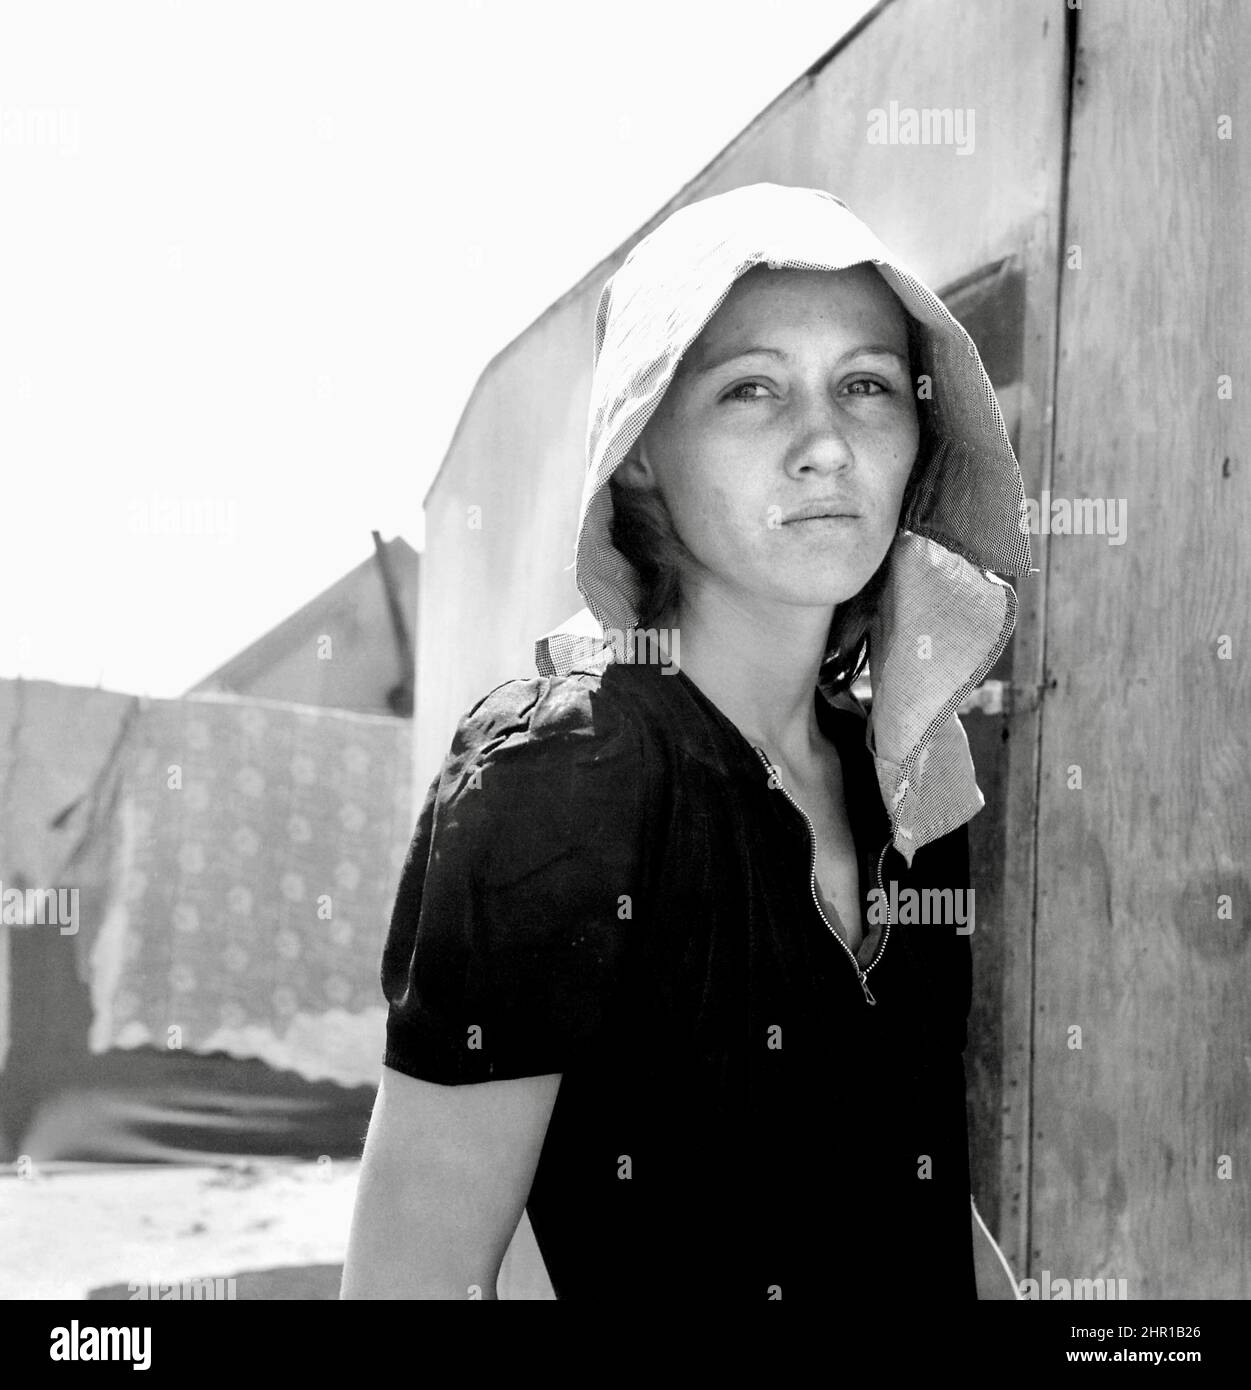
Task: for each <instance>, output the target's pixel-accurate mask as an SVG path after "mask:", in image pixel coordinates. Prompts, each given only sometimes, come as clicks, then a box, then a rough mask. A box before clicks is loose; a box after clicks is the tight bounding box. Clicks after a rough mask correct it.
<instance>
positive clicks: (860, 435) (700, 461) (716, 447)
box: [618, 265, 919, 607]
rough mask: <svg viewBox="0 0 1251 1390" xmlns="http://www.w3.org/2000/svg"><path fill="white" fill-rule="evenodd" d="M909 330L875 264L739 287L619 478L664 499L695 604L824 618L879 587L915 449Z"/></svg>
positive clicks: (754, 273) (755, 276)
mask: <svg viewBox="0 0 1251 1390" xmlns="http://www.w3.org/2000/svg"><path fill="white" fill-rule="evenodd" d="M905 324H906V319H905V316H904V311H903V306H902V305H901V304H900V302H899V301H898V299H896V297H895V295H894V294H893V293H892V292H891V290H890V288H889V287H888V286H887V284H886V282H885V281H884V280H883V279H882V277H881V276H880V275H878V273H877V272H876V271H875V270H874V269H873V268H872V267H871V266H868V265H860V266H853V267H851V268H850V269H847V270H840V271H809V270H767V269H759V268H753V269H752V270H751V271H749V272H748V273H747V274H746V275H744V276H741V277H740V278H739V279H738V280H737V281H736V282H735V283H734V285H733V287H732V288H731V290H730V293H729V295H728V296H727V298H726V299H725V301H724V302H723V303H722V305H721V307H720V308H719V309H718V310H717V312H716V314H715V315H714V316H713V318H712V319H711V320H710V321H709V323H708V324H707V325H706V326H705V328H704V331H703V332H702V333H701V334H700V336H699V337H698V338H697V339H696V340H695V342H694V343H692V344H691V346H690V348H689V349H688V350H687V352H686V354H685V355H684V356H683V359H682V361H681V363H680V364H679V366H678V369H677V372H676V373H675V375H674V378H673V380H672V382H671V383H670V385H669V389H668V391H667V392H666V393H665V396H664V399H663V400H662V401H661V403H660V406H659V407H658V408H657V410H656V411H655V413H654V414H653V415H652V417H651V419H650V420H649V421H648V424H647V427H646V429H645V430H644V432H643V435H642V436H641V438H640V440H639V443H638V444H637V445H636V447H635V449H634V450H632V451H631V457H630V458H629V459H628V460H627V461H625V462H623V463H622V465H621V467H620V470H619V473H618V477H619V479H620V481H622V482H623V483H625V484H626V485H649V484H650V485H654V486H656V487H658V488H659V490H660V493H661V495H662V497H663V498H664V500H665V502H666V503H667V505H668V508H669V511H670V514H671V516H672V518H673V523H674V526H675V527H676V529H677V532H678V535H679V536H680V537H681V539H682V541H683V543H684V544H685V545H686V547H687V549H688V550H689V551H690V552H691V554H692V555H693V556H694V558H695V561H696V571H695V573H690V572H684V574H683V589H684V593H690V592H691V586H692V585H694V586H696V587H698V586H700V585H703V584H707V583H712V584H715V585H717V586H720V587H723V588H728V589H729V590H730V591H731V592H733V593H734V594H736V595H738V596H741V598H747V597H749V596H754V597H757V598H765V599H769V600H774V601H777V602H781V603H788V604H806V605H807V604H811V605H821V606H826V607H829V606H832V605H834V604H837V603H842V602H843V601H844V600H846V599H848V598H851V597H852V596H853V595H854V594H856V593H858V592H859V591H860V590H861V589H862V588H863V587H864V585H865V584H866V583H867V582H868V580H869V579H870V578H872V576H873V574H874V572H875V571H876V570H877V568H878V566H879V565H880V564H881V563H882V560H883V559H884V558H885V556H886V553H887V551H888V550H889V549H890V545H891V542H892V540H893V539H894V536H895V532H896V529H897V527H898V522H899V511H900V506H901V503H902V500H903V493H904V488H905V485H906V483H907V481H908V476H909V473H910V472H911V469H912V464H913V461H914V459H915V458H916V453H917V446H918V442H919V426H918V422H917V409H916V400H915V397H914V395H913V385H912V378H911V371H910V366H909V361H908V336H907V330H906V327H905ZM814 512H815V513H818V515H815V516H814V515H811V513H814Z"/></svg>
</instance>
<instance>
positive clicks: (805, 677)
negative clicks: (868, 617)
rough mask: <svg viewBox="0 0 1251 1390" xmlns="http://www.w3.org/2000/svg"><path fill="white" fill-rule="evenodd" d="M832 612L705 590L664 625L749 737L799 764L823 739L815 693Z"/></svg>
mask: <svg viewBox="0 0 1251 1390" xmlns="http://www.w3.org/2000/svg"><path fill="white" fill-rule="evenodd" d="M833 614H834V610H833V608H820V607H802V606H799V605H795V604H762V603H760V602H759V601H758V600H753V601H751V602H745V601H742V600H740V599H739V598H737V597H736V596H733V595H729V594H725V593H723V592H712V591H708V590H704V591H702V592H701V593H699V594H698V595H694V596H685V597H684V601H683V603H682V604H681V605H680V607H679V609H678V610H677V612H676V613H675V614H673V615H671V616H670V619H669V620H667V621H666V620H662V621H661V623H660V624H659V625H662V626H670V627H672V628H676V629H677V631H678V634H679V637H680V651H681V656H680V659H679V662H678V664H679V665H680V666H681V669H682V670H683V671H684V672H685V674H686V675H687V676H689V677H690V679H691V680H692V681H694V682H695V684H696V685H697V686H698V687H699V688H700V690H701V691H703V693H704V694H705V695H707V697H708V698H709V699H710V700H711V701H712V702H713V704H714V705H716V706H717V708H718V709H719V710H721V711H722V713H724V714H725V715H726V716H727V718H729V719H730V721H731V722H732V723H733V724H735V725H736V726H737V727H738V729H739V731H740V732H741V733H742V734H743V736H744V738H746V739H747V740H748V742H749V743H752V744H755V745H759V746H760V747H762V748H763V749H764V751H765V754H766V756H768V757H769V758H770V759H771V760H778V759H780V760H781V761H782V762H783V764H785V765H787V766H790V767H796V768H799V767H803V766H804V765H805V763H806V762H807V761H808V760H809V759H810V758H811V756H812V754H813V752H814V750H815V749H816V748H817V747H818V746H819V745H820V743H821V742H822V740H823V735H822V733H821V730H820V726H819V725H818V723H817V717H816V710H815V708H814V704H813V695H814V692H815V690H816V685H817V676H818V674H819V672H820V669H821V662H822V660H823V659H824V657H825V652H826V644H827V641H828V639H829V630H830V622H831V620H832V618H833Z"/></svg>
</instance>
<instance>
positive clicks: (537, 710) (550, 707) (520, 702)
mask: <svg viewBox="0 0 1251 1390" xmlns="http://www.w3.org/2000/svg"><path fill="white" fill-rule="evenodd" d="M649 728H650V721H648V720H647V719H646V718H645V717H644V712H643V711H642V710H641V709H640V708H639V706H638V703H637V701H636V700H634V699H632V698H631V697H630V695H629V693H628V692H627V691H625V690H623V689H622V687H621V686H620V685H618V684H616V683H614V682H610V681H605V680H604V679H603V677H602V676H600V675H597V674H593V673H590V672H582V671H578V672H573V673H571V674H569V675H557V676H518V677H514V678H512V679H510V680H506V681H502V682H501V683H500V684H499V685H497V686H494V687H493V688H492V689H491V690H489V691H487V693H486V694H485V695H482V696H480V697H479V698H478V699H477V700H476V701H474V703H473V704H472V705H471V706H470V707H469V709H468V710H466V712H465V713H464V714H463V715H462V716H461V719H460V720H459V722H458V725H457V730H456V738H455V740H454V743H453V751H455V750H456V748H457V746H458V745H468V744H482V743H489V744H491V745H492V746H493V747H495V746H499V745H500V744H501V743H502V742H512V743H525V744H534V745H542V746H543V747H544V749H545V751H551V752H553V753H555V752H556V751H558V750H559V749H562V748H563V749H565V750H566V751H570V752H584V751H585V752H589V751H591V750H592V749H593V748H598V747H601V746H603V745H606V744H610V743H613V742H616V741H627V742H630V741H634V742H640V741H643V740H645V739H646V737H647V734H648V730H649Z"/></svg>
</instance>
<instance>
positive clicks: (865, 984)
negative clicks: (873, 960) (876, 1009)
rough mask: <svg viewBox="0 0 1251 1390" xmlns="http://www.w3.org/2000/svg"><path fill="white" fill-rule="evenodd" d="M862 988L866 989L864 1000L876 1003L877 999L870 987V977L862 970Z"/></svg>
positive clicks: (867, 1002)
mask: <svg viewBox="0 0 1251 1390" xmlns="http://www.w3.org/2000/svg"><path fill="white" fill-rule="evenodd" d="M860 988H861V989H862V990H864V1001H865V1003H866V1004H876V1003H877V1000H876V999H874V997H873V991H872V990H871V989H870V988H869V977H868V976H867V975H866V974H865V973H864V971H863V970H861V971H860Z"/></svg>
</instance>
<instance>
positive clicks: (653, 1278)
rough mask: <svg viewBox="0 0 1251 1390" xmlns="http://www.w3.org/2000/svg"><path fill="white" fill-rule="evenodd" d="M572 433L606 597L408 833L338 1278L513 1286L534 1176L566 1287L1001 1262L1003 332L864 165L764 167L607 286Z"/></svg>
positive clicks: (679, 1294)
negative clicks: (977, 1172)
mask: <svg viewBox="0 0 1251 1390" xmlns="http://www.w3.org/2000/svg"><path fill="white" fill-rule="evenodd" d="M588 464H589V470H588V476H587V483H586V488H585V491H584V495H583V506H582V518H581V523H580V527H579V534H578V545H577V556H576V565H577V581H578V587H579V589H580V591H581V593H582V595H583V597H584V598H585V599H586V602H587V605H588V606H587V608H586V609H584V610H583V611H582V613H580V614H579V615H577V617H576V618H575V619H574V620H573V621H571V623H569V624H567V625H565V626H564V627H562V628H561V629H558V630H557V631H554V632H552V633H548V634H547V635H546V636H545V637H544V638H542V639H540V640H539V642H538V644H537V658H538V666H539V670H540V673H541V674H540V675H539V676H538V677H535V678H527V679H517V680H511V681H506V682H505V683H504V684H502V685H500V686H498V687H497V688H496V689H495V690H493V691H491V692H489V693H488V694H487V695H485V696H484V697H483V698H482V699H481V700H480V701H478V703H477V704H475V705H474V707H473V708H472V709H471V710H469V711H468V712H467V713H466V715H465V716H464V717H463V719H462V720H461V722H460V725H459V727H458V729H457V732H456V737H455V739H454V741H453V744H452V747H451V749H450V751H449V753H448V755H447V758H446V760H445V763H444V766H443V768H442V770H441V771H440V773H439V775H438V777H436V778H435V780H434V782H433V783H432V784H431V787H430V790H429V793H428V795H427V797H426V801H425V805H424V806H423V808H422V813H421V817H420V820H419V823H418V826H417V830H416V833H415V835H414V838H413V843H412V847H411V849H410V853H409V857H408V860H407V861H406V863H405V866H404V870H403V874H402V878H401V883H400V887H399V891H398V893H397V897H396V903H395V909H394V913H393V916H392V921H391V925H390V931H389V935H388V939H387V943H386V949H385V953H384V959H383V969H382V979H383V988H384V991H385V994H386V997H387V999H388V1001H389V1004H390V1010H389V1015H388V1024H387V1048H386V1053H385V1057H384V1062H385V1065H384V1069H383V1081H382V1086H381V1088H380V1091H379V1098H378V1104H377V1107H376V1109H375V1112H374V1116H373V1119H372V1121H371V1126H370V1133H369V1137H368V1140H367V1143H366V1147H365V1154H364V1160H363V1164H362V1172H361V1181H360V1188H359V1192H358V1198H357V1209H356V1213H355V1218H354V1222H353V1228H352V1235H351V1240H350V1245H349V1251H348V1258H347V1263H346V1267H345V1274H344V1284H343V1296H344V1297H432V1298H466V1297H470V1298H472V1297H488V1298H489V1297H494V1296H495V1280H496V1276H497V1274H498V1271H499V1267H500V1263H501V1260H502V1258H503V1255H504V1253H505V1250H506V1248H507V1246H508V1243H509V1240H510V1238H511V1237H512V1234H513V1232H514V1230H515V1228H516V1225H517V1222H518V1220H519V1218H520V1215H521V1212H522V1209H523V1208H525V1209H527V1210H528V1212H529V1215H530V1220H531V1224H532V1226H533V1228H534V1232H535V1236H536V1238H537V1240H538V1244H539V1247H540V1250H541V1251H542V1253H543V1256H544V1259H545V1262H546V1264H547V1268H548V1272H549V1274H550V1276H551V1279H552V1283H553V1286H554V1289H555V1292H556V1295H557V1297H558V1298H574V1299H579V1298H580V1299H584V1300H585V1299H605V1300H607V1299H618V1300H619V1299H660V1300H667V1299H674V1300H677V1299H681V1300H684V1301H690V1300H691V1299H697V1300H699V1299H706V1300H715V1301H727V1300H728V1301H738V1300H747V1301H750V1300H753V1299H779V1298H780V1299H783V1300H789V1301H796V1300H798V1301H801V1302H803V1301H813V1302H815V1301H818V1300H820V1301H821V1302H824V1303H828V1301H829V1300H831V1299H844V1298H846V1299H852V1298H856V1299H863V1298H865V1297H866V1296H872V1295H873V1294H874V1291H884V1290H887V1289H890V1288H894V1287H898V1286H899V1284H900V1281H901V1279H902V1280H903V1281H905V1282H906V1283H907V1284H908V1285H909V1286H910V1287H913V1288H915V1287H917V1286H918V1284H924V1285H925V1287H926V1292H927V1297H928V1298H929V1299H930V1300H931V1301H932V1300H933V1299H935V1298H937V1299H951V1300H956V1301H959V1300H967V1299H971V1298H975V1297H978V1296H979V1293H980V1295H981V1296H983V1297H1013V1296H1015V1288H1014V1286H1013V1285H1012V1283H1011V1275H1010V1272H1009V1271H1008V1270H1007V1267H1006V1264H1005V1263H1004V1262H1003V1259H1002V1256H1001V1255H1000V1254H999V1253H998V1251H997V1249H996V1248H995V1247H994V1245H993V1242H991V1241H990V1238H989V1235H988V1234H987V1233H986V1232H985V1228H984V1227H983V1226H982V1225H981V1223H980V1221H979V1219H978V1217H977V1214H976V1210H975V1208H973V1207H972V1205H971V1196H970V1191H969V1168H968V1136H967V1129H966V1120H965V1078H964V1068H963V1058H962V1053H963V1049H964V1046H965V1041H966V1016H967V1012H968V1007H969V999H970V992H971V960H970V943H969V932H970V927H969V926H968V925H966V924H967V923H968V922H969V921H970V918H969V917H968V915H967V913H966V914H964V915H963V916H957V915H956V913H955V911H954V904H956V903H958V902H960V901H961V900H962V899H963V898H964V891H965V890H967V889H968V886H969V864H968V838H967V821H968V819H969V818H970V817H971V816H972V815H973V814H974V813H975V812H976V811H977V810H978V809H980V807H981V806H982V804H983V801H982V797H981V794H980V792H979V791H978V789H977V784H976V781H975V778H974V775H973V768H972V764H971V760H970V758H969V753H968V745H967V741H966V740H965V738H964V734H963V731H962V729H961V726H960V724H959V721H958V719H957V718H956V715H955V711H956V709H957V708H958V707H959V704H960V702H961V700H962V698H963V696H964V695H965V694H966V693H967V692H968V691H969V690H970V689H972V688H973V687H974V686H975V685H976V684H977V683H978V682H979V681H980V680H981V679H982V678H983V677H984V675H985V673H986V672H987V671H988V670H989V669H990V667H991V666H992V665H993V663H994V661H995V659H996V658H997V657H998V655H999V653H1000V652H1001V651H1002V649H1003V646H1004V644H1005V643H1006V641H1007V639H1008V636H1009V634H1010V632H1011V630H1012V624H1013V620H1014V616H1015V597H1014V595H1013V592H1012V590H1011V588H1010V587H1009V586H1008V585H1007V584H1005V583H1003V582H1002V581H1000V580H998V579H996V578H995V577H994V575H993V574H991V573H988V571H991V570H994V571H997V572H999V573H1005V574H1013V575H1019V574H1023V573H1025V572H1026V571H1027V570H1028V565H1029V547H1028V537H1027V535H1026V534H1025V533H1023V532H1022V530H1021V529H1020V526H1019V522H1018V518H1019V516H1020V504H1021V501H1022V498H1023V491H1022V486H1021V479H1020V474H1019V471H1018V469H1017V465H1016V460H1015V458H1014V457H1013V454H1012V450H1011V447H1010V445H1009V443H1008V439H1007V435H1006V433H1005V431H1004V428H1003V422H1002V420H1001V418H1000V415H999V411H998V407H997V405H996V403H995V399H994V395H993V392H992V391H991V388H990V384H989V382H988V380H987V379H986V376H985V373H984V372H983V370H982V367H981V364H980V361H979V360H978V357H977V354H976V350H975V349H974V347H973V345H972V343H971V341H970V340H969V339H968V337H967V335H966V334H965V333H964V332H963V330H962V329H961V328H960V327H959V325H958V324H956V322H955V320H954V319H952V318H951V317H950V315H949V314H948V313H947V311H946V309H945V308H944V307H943V306H942V304H941V302H940V301H939V300H937V298H936V297H935V296H934V295H933V294H932V293H931V292H930V291H929V290H928V289H926V288H925V287H924V286H923V285H922V284H921V283H920V282H919V281H918V280H917V279H916V278H915V277H914V276H912V275H910V274H909V273H908V272H907V271H906V270H904V269H903V268H902V267H900V266H899V265H898V264H897V263H896V262H894V261H893V260H892V259H891V258H890V257H889V255H888V253H887V252H886V250H885V248H883V247H882V246H881V244H880V243H879V242H877V240H876V238H874V237H873V235H872V233H870V232H869V230H868V229H867V228H866V227H865V226H864V225H863V224H862V223H860V222H859V221H858V220H857V219H856V218H855V217H854V216H853V215H852V214H851V213H850V211H849V210H848V209H847V208H846V206H845V205H844V204H843V203H841V202H840V201H839V200H838V199H835V198H833V197H831V195H829V194H828V193H824V192H821V191H819V190H812V189H799V188H786V187H781V186H778V185H773V184H757V185H753V186H751V187H747V188H739V189H736V190H733V191H732V192H730V193H726V194H722V195H720V196H718V197H714V198H709V199H706V200H704V201H702V202H699V203H694V204H691V205H689V206H687V207H685V208H683V209H681V210H679V211H678V212H676V213H674V214H673V215H672V216H671V217H669V218H668V219H667V220H666V221H665V222H664V223H663V224H662V225H661V226H660V227H658V228H657V229H656V230H655V231H653V232H652V233H651V234H650V235H649V236H647V237H646V238H644V239H643V240H642V241H641V242H640V243H639V244H638V245H637V246H636V247H635V248H634V249H633V251H632V252H631V253H630V255H629V256H627V258H626V260H625V262H624V263H623V265H622V267H621V268H620V269H619V270H618V272H617V273H616V274H615V275H614V276H613V277H612V278H611V279H610V281H609V282H608V284H607V285H606V286H605V288H604V291H603V293H602V295H601V298H600V303H599V311H598V314H597V320H596V332H595V374H594V380H593V383H592V402H591V418H590V429H589V434H588ZM640 628H644V629H650V631H649V632H648V633H646V634H644V635H642V636H639V635H638V629H640ZM866 656H868V657H869V659H870V673H871V678H872V690H873V704H872V714H871V717H870V719H869V721H868V724H867V725H866V721H865V718H864V712H863V708H862V707H861V706H860V704H859V703H858V702H857V701H856V700H855V699H854V698H853V697H851V695H850V687H851V684H852V682H853V681H854V680H855V678H856V677H857V676H858V675H859V674H860V672H861V671H862V669H863V667H864V663H865V659H866ZM947 889H950V890H952V891H951V892H950V893H943V892H942V890H947ZM909 890H912V893H913V895H914V901H915V900H922V901H929V902H930V903H931V905H932V906H935V907H936V908H937V909H938V914H937V918H934V917H932V916H931V917H929V918H926V919H925V920H917V918H916V915H915V914H912V915H911V916H905V914H904V913H903V912H902V911H898V914H897V904H898V903H900V902H905V901H907V900H908V897H909ZM925 890H938V891H933V892H932V893H930V894H929V896H928V898H923V897H921V896H920V895H922V894H924V893H925ZM896 916H897V917H898V919H897V920H896ZM888 1281H889V1282H888Z"/></svg>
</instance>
